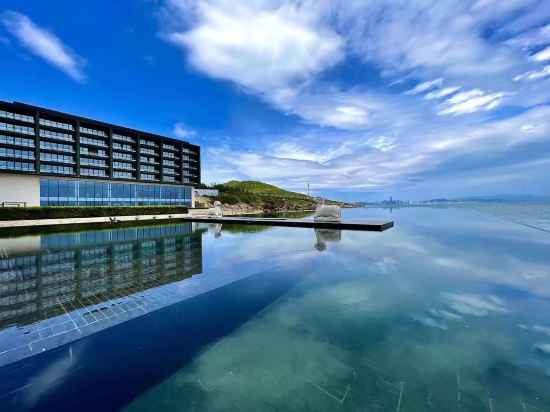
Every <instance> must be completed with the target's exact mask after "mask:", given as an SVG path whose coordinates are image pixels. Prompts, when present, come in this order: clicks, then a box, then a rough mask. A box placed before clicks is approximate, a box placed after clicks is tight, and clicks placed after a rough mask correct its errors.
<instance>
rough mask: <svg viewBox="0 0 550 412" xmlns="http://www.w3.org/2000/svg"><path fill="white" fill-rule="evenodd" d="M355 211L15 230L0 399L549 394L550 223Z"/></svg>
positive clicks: (536, 406) (387, 402)
mask: <svg viewBox="0 0 550 412" xmlns="http://www.w3.org/2000/svg"><path fill="white" fill-rule="evenodd" d="M527 215H528V213H527ZM345 217H348V218H357V219H359V218H378V217H383V218H391V219H393V220H394V221H395V227H394V228H393V229H390V230H388V231H386V232H383V233H372V232H347V231H344V232H335V231H326V230H321V231H319V230H317V231H316V230H313V229H298V228H280V227H279V228H270V227H255V226H239V225H224V226H223V227H222V226H220V225H208V224H191V223H184V224H171V225H156V226H150V227H136V228H120V229H112V230H94V231H85V232H73V233H55V234H41V235H27V236H23V237H16V238H10V239H5V238H4V239H0V411H2V412H4V411H12V410H14V411H27V410H37V411H115V410H117V411H118V410H124V411H128V412H130V411H131V412H137V411H254V412H256V411H331V412H332V411H337V410H342V411H397V412H400V411H430V410H431V411H489V412H493V411H494V412H500V411H540V410H544V411H550V316H549V314H550V234H548V233H547V232H544V231H540V230H536V229H534V228H532V227H528V226H525V225H521V224H517V222H514V221H512V220H513V219H509V218H508V216H503V217H499V215H498V214H490V213H485V212H484V211H483V210H480V209H472V208H408V209H399V210H393V211H390V210H383V209H356V210H346V211H345Z"/></svg>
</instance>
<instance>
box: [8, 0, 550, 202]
mask: <svg viewBox="0 0 550 412" xmlns="http://www.w3.org/2000/svg"><path fill="white" fill-rule="evenodd" d="M0 56H1V62H2V67H1V77H2V81H1V82H0V99H2V100H5V101H21V102H25V103H29V104H35V105H40V106H45V107H48V108H52V109H55V110H60V111H65V112H69V113H73V114H78V115H82V116H87V117H92V118H96V119H99V120H103V121H107V122H111V123H115V124H121V125H125V126H128V127H132V128H137V129H142V130H147V131H150V132H154V133H159V134H164V135H167V136H172V137H176V138H180V139H183V140H186V141H190V142H191V143H195V144H199V145H200V146H201V150H202V175H203V181H204V182H206V183H220V182H225V181H227V180H232V179H237V180H260V181H264V182H268V183H272V184H276V185H279V186H282V187H284V188H286V189H290V190H295V191H301V192H304V191H305V190H306V187H307V185H308V184H309V185H310V188H311V191H312V193H314V194H317V195H322V196H328V197H332V198H336V199H342V200H380V199H386V198H388V197H390V196H393V197H394V198H400V199H410V200H420V199H430V198H439V197H448V198H459V197H464V196H478V195H499V194H516V195H527V194H535V195H546V196H548V195H550V183H549V182H550V179H549V178H548V175H549V173H550V172H549V171H550V2H549V1H544V0H506V1H502V0H416V1H411V0H369V1H364V0H246V1H244V0H243V1H236V0H135V1H117V2H115V1H106V0H96V1H93V2H75V1H65V0H56V1H53V2H45V1H40V0H28V1H20V0H3V1H2V4H1V6H0Z"/></svg>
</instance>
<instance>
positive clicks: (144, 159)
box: [139, 156, 158, 164]
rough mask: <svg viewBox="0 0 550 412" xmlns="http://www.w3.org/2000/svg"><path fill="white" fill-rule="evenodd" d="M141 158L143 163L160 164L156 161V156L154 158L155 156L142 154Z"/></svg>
mask: <svg viewBox="0 0 550 412" xmlns="http://www.w3.org/2000/svg"><path fill="white" fill-rule="evenodd" d="M139 160H140V162H141V163H150V164H158V162H155V158H154V157H144V156H140V158H139Z"/></svg>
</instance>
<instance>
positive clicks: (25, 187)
mask: <svg viewBox="0 0 550 412" xmlns="http://www.w3.org/2000/svg"><path fill="white" fill-rule="evenodd" d="M2 202H26V203H27V206H40V177H38V176H25V175H17V174H10V173H0V204H1V203H2Z"/></svg>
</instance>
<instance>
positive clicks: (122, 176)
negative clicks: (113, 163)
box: [113, 170, 134, 179]
mask: <svg viewBox="0 0 550 412" xmlns="http://www.w3.org/2000/svg"><path fill="white" fill-rule="evenodd" d="M113 177H115V178H118V179H133V178H134V176H133V175H132V173H130V172H120V171H118V170H115V171H114V172H113Z"/></svg>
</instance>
